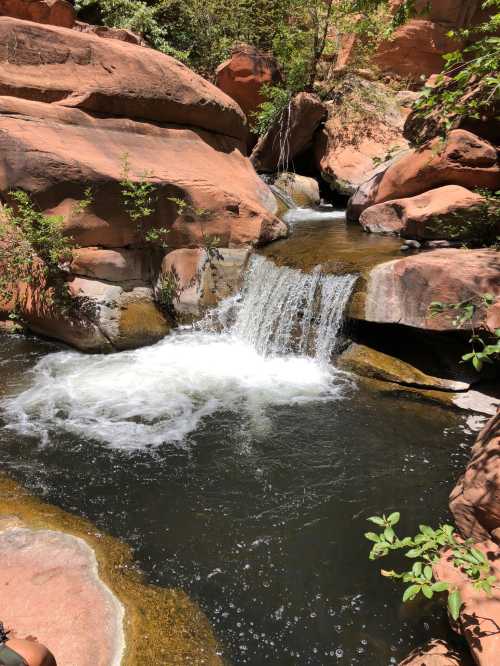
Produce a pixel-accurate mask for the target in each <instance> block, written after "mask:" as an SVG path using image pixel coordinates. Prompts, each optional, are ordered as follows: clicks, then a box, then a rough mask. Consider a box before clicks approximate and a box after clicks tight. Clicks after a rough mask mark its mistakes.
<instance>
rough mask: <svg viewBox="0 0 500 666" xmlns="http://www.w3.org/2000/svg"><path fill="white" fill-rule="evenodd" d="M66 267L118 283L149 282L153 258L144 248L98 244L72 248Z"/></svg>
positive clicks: (82, 274) (81, 274) (84, 274)
mask: <svg viewBox="0 0 500 666" xmlns="http://www.w3.org/2000/svg"><path fill="white" fill-rule="evenodd" d="M70 270H71V273H72V274H73V275H79V276H81V277H89V278H95V279H97V280H105V281H106V282H119V283H121V284H127V283H134V282H135V283H139V284H148V283H151V280H152V277H153V275H154V272H155V271H154V262H153V258H152V256H151V254H150V253H149V252H148V251H147V250H139V249H138V250H126V249H123V248H116V249H113V250H111V249H103V248H98V247H84V248H79V249H77V250H75V251H74V252H73V261H72V262H71V266H70Z"/></svg>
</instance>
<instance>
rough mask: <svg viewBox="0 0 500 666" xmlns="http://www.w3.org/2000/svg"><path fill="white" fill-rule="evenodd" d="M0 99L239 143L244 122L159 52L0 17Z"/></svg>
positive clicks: (231, 105) (221, 97) (213, 90)
mask: <svg viewBox="0 0 500 666" xmlns="http://www.w3.org/2000/svg"><path fill="white" fill-rule="evenodd" d="M0 94H2V95H11V96H14V97H23V98H26V99H31V100H37V101H44V102H57V103H58V104H59V105H61V106H66V107H73V108H79V109H83V110H85V111H90V112H93V113H99V114H104V115H106V116H109V115H114V116H125V117H127V118H136V119H139V120H148V121H153V122H156V123H173V124H177V125H182V126H190V127H198V128H202V129H206V130H209V131H212V132H216V133H217V134H222V135H225V136H228V137H232V138H235V139H238V140H245V139H246V134H247V130H246V120H245V117H244V115H243V112H242V111H241V109H240V108H239V107H238V105H237V104H236V103H235V102H234V101H233V100H232V99H231V98H229V97H228V96H227V95H225V94H224V93H223V92H222V91H221V90H219V88H217V87H216V86H214V85H212V84H211V83H209V82H208V81H206V80H205V79H203V78H202V77H201V76H199V75H198V74H195V73H194V72H193V71H191V70H190V69H188V68H187V67H186V66H185V65H183V64H181V63H180V62H178V61H177V60H174V58H170V57H169V56H167V55H164V54H163V53H160V52H159V51H155V50H153V49H144V48H141V47H139V46H134V45H133V44H127V43H123V42H120V41H118V40H112V39H100V38H99V37H98V36H97V35H94V34H88V33H80V32H77V31H75V30H67V29H65V28H58V27H54V26H46V25H45V26H43V25H39V24H35V23H28V22H26V21H19V20H16V19H12V18H6V17H3V18H0Z"/></svg>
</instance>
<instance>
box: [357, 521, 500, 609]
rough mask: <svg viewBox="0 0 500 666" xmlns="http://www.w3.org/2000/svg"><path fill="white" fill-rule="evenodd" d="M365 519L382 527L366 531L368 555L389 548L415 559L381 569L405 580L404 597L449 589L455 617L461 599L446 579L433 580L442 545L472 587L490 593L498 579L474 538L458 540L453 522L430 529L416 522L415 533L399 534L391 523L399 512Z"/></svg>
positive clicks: (386, 574)
mask: <svg viewBox="0 0 500 666" xmlns="http://www.w3.org/2000/svg"><path fill="white" fill-rule="evenodd" d="M368 520H369V521H370V522H371V523H373V524H375V525H377V526H378V527H380V528H381V532H380V534H377V533H375V532H366V534H365V537H366V539H368V540H369V541H371V542H372V543H373V544H374V545H373V547H372V550H371V551H370V556H369V557H370V559H371V560H374V559H378V558H380V557H385V556H387V555H388V554H389V553H390V552H391V551H405V552H404V555H405V557H407V558H409V559H413V560H416V561H414V562H413V564H412V565H411V568H410V569H408V570H406V571H401V572H397V571H394V570H390V571H388V570H384V569H382V570H381V572H380V573H381V575H382V576H384V577H385V578H391V579H393V580H401V581H402V582H403V583H406V584H407V587H406V589H405V591H404V593H403V601H404V602H407V601H412V600H413V599H415V598H416V597H417V596H418V595H419V594H421V595H422V596H423V597H425V598H426V599H433V597H434V595H435V594H441V593H443V592H448V607H449V609H450V614H451V616H452V617H453V618H454V619H455V620H456V619H457V618H458V616H459V614H460V609H461V607H462V599H461V597H460V593H459V591H458V590H457V588H456V586H454V585H452V584H451V583H450V582H449V581H446V580H436V579H435V575H434V565H435V564H436V563H437V562H438V561H439V560H440V559H441V557H442V553H443V551H444V550H445V549H447V552H450V551H451V554H452V563H453V566H454V567H456V568H457V569H459V570H460V572H461V574H462V575H464V576H465V577H466V578H468V579H469V580H470V581H471V582H472V584H473V585H474V587H475V589H477V590H479V591H482V592H484V593H485V594H491V593H492V589H493V586H494V585H495V584H496V583H497V579H496V577H495V576H494V575H493V574H492V572H491V567H490V563H489V561H488V559H487V557H486V555H485V554H484V553H483V552H482V551H481V550H480V549H479V548H477V547H476V546H475V545H474V543H473V541H472V540H470V539H468V540H466V541H462V540H460V539H459V538H458V537H456V536H455V528H454V527H453V525H447V524H445V525H440V526H439V527H438V528H437V529H433V528H432V527H430V526H429V525H419V531H418V533H417V534H416V535H415V536H414V537H404V538H400V537H399V536H398V535H397V533H396V531H395V529H394V527H393V525H396V524H397V523H398V522H399V520H400V514H399V513H398V512H395V513H391V514H390V515H389V516H385V515H383V516H371V517H370V518H368Z"/></svg>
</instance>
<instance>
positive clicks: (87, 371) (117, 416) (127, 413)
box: [2, 332, 349, 449]
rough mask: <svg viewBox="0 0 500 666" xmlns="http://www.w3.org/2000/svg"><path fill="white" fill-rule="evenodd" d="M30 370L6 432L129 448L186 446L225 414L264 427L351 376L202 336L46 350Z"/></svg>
mask: <svg viewBox="0 0 500 666" xmlns="http://www.w3.org/2000/svg"><path fill="white" fill-rule="evenodd" d="M32 373H33V382H32V385H31V387H30V388H28V389H27V390H25V391H23V392H22V393H20V394H19V395H17V396H14V397H10V398H7V399H6V400H4V401H3V403H2V406H3V409H4V415H5V417H6V420H7V422H8V425H7V427H8V428H10V429H13V430H15V431H17V432H20V433H23V434H29V435H33V436H37V437H41V438H42V440H43V441H44V442H45V443H47V442H48V441H49V438H50V434H51V433H54V432H61V431H62V432H69V433H72V434H75V435H78V436H79V437H82V438H91V439H94V440H97V441H100V442H102V443H104V444H106V445H108V446H111V447H115V448H126V449H138V448H143V447H147V446H159V445H161V444H163V443H167V442H170V443H179V444H180V443H182V442H183V441H184V440H185V439H186V437H187V436H188V435H189V434H190V433H192V432H193V431H194V430H196V428H197V427H198V425H199V423H200V421H201V420H202V419H203V418H206V417H208V416H210V415H212V414H214V413H216V412H217V411H219V410H221V411H233V412H236V413H238V414H243V416H244V417H246V419H247V420H248V421H249V422H250V426H251V424H252V422H253V423H255V424H258V423H259V422H260V421H261V420H262V418H264V417H265V408H266V407H268V406H273V405H283V404H294V403H300V402H307V401H318V400H319V401H324V400H332V399H336V398H339V397H341V395H342V393H344V392H345V387H346V384H347V383H348V382H349V380H348V379H347V377H346V376H345V375H343V374H342V373H339V372H337V371H335V369H333V368H328V367H323V366H321V365H320V364H318V363H317V362H315V361H314V360H313V359H311V358H307V357H298V356H293V355H289V356H286V357H272V356H268V357H264V356H261V355H259V354H258V353H257V352H256V351H255V349H253V348H252V347H251V346H250V345H249V344H247V343H245V342H242V341H240V340H238V339H236V338H234V337H231V336H230V335H217V334H213V333H201V332H188V333H186V332H183V333H177V334H173V335H170V336H169V337H167V338H165V339H164V340H162V341H161V342H159V343H158V344H156V345H154V346H152V347H146V348H142V349H137V350H134V351H130V352H121V353H117V354H108V355H98V356H88V355H85V354H81V353H78V352H72V351H64V352H58V353H54V354H49V355H48V356H46V357H44V358H43V359H42V360H41V361H40V362H39V363H38V364H37V365H36V366H35V368H34V369H33V371H32Z"/></svg>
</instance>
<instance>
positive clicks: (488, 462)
mask: <svg viewBox="0 0 500 666" xmlns="http://www.w3.org/2000/svg"><path fill="white" fill-rule="evenodd" d="M450 509H451V512H452V514H453V517H454V518H455V523H456V525H457V527H458V528H459V529H460V532H461V533H462V535H463V536H464V537H466V538H469V537H472V538H473V539H474V540H476V541H484V540H485V539H488V538H494V539H495V540H496V541H497V542H498V543H500V412H498V414H497V415H496V416H495V417H494V418H493V419H491V421H489V422H488V424H487V425H486V426H485V428H484V429H483V431H482V432H481V433H480V435H479V437H478V438H477V440H476V443H475V444H474V446H473V447H472V456H471V459H470V461H469V464H468V465H467V469H466V470H465V474H464V475H463V476H462V477H461V478H460V479H459V481H458V483H457V485H456V486H455V488H454V489H453V491H452V493H451V495H450Z"/></svg>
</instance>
